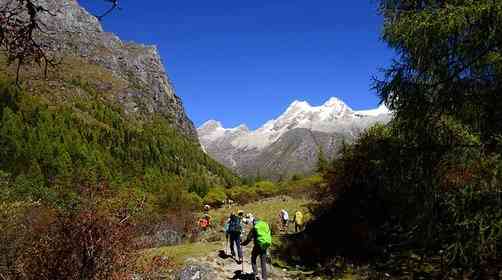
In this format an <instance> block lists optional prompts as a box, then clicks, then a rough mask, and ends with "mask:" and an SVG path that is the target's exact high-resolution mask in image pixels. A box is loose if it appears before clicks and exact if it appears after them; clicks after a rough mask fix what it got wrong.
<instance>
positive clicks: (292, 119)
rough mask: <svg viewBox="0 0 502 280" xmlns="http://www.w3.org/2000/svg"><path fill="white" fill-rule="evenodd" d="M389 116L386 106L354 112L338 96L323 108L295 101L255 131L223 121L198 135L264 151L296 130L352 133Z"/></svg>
mask: <svg viewBox="0 0 502 280" xmlns="http://www.w3.org/2000/svg"><path fill="white" fill-rule="evenodd" d="M388 114H389V110H388V109H387V108H386V107H385V106H384V105H381V106H380V107H378V108H376V109H372V110H362V111H353V110H352V109H351V108H350V107H349V106H347V104H345V102H343V101H342V100H340V99H339V98H336V97H331V98H330V99H328V100H327V101H326V102H325V103H324V104H322V105H321V106H312V105H310V104H309V103H308V102H307V101H299V100H295V101H293V102H292V103H291V104H290V105H289V106H288V108H287V109H286V111H284V112H283V113H282V114H281V115H280V116H279V117H277V118H276V119H272V120H270V121H268V122H266V123H265V124H264V125H263V126H261V127H260V128H258V129H256V130H254V131H250V130H249V129H248V128H247V126H245V125H243V124H242V125H239V126H237V127H235V128H229V129H227V128H223V126H222V125H221V123H220V122H218V121H214V120H211V121H207V122H206V123H204V124H203V125H202V126H201V127H200V128H199V136H200V138H201V141H202V142H205V141H214V140H215V139H218V138H221V137H224V136H227V138H228V140H229V141H230V140H231V144H232V145H234V146H236V147H240V148H242V149H258V150H261V149H263V148H264V147H266V146H268V145H270V144H272V143H273V142H275V141H277V139H279V138H280V137H281V136H282V135H283V134H284V133H286V132H288V131H290V130H292V129H295V128H306V129H309V130H312V131H319V132H326V133H334V132H340V133H352V132H351V131H352V130H354V129H356V128H357V129H359V128H360V127H363V126H367V124H368V123H371V122H372V120H373V119H374V118H377V117H378V116H380V115H383V116H385V115H388ZM230 138H231V139H230Z"/></svg>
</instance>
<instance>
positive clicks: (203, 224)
mask: <svg viewBox="0 0 502 280" xmlns="http://www.w3.org/2000/svg"><path fill="white" fill-rule="evenodd" d="M210 226H211V216H209V214H204V216H203V217H202V218H201V219H200V220H199V227H200V228H201V229H202V230H204V231H205V230H207V229H208V228H209V227H210Z"/></svg>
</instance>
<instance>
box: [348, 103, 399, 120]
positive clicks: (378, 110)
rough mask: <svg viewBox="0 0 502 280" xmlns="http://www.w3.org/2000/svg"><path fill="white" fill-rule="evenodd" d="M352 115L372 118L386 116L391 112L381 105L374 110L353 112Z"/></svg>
mask: <svg viewBox="0 0 502 280" xmlns="http://www.w3.org/2000/svg"><path fill="white" fill-rule="evenodd" d="M354 113H355V114H357V115H361V116H374V117H376V116H379V115H388V114H390V113H391V112H390V110H389V109H388V108H387V106H385V104H383V103H382V104H380V106H378V108H376V109H370V110H361V111H355V112H354Z"/></svg>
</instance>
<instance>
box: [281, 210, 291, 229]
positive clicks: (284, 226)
mask: <svg viewBox="0 0 502 280" xmlns="http://www.w3.org/2000/svg"><path fill="white" fill-rule="evenodd" d="M279 218H280V219H281V226H282V231H286V232H287V231H288V222H289V214H288V211H286V209H281V212H280V213H279Z"/></svg>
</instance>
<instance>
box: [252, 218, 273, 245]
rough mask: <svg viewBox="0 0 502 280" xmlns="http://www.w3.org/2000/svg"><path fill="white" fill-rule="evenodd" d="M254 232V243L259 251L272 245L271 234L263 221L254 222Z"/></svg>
mask: <svg viewBox="0 0 502 280" xmlns="http://www.w3.org/2000/svg"><path fill="white" fill-rule="evenodd" d="M254 228H255V230H256V242H257V244H258V246H260V248H261V249H263V250H266V249H268V247H270V245H272V234H271V233H270V228H269V227H268V224H267V223H265V222H264V221H256V224H255V225H254Z"/></svg>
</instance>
